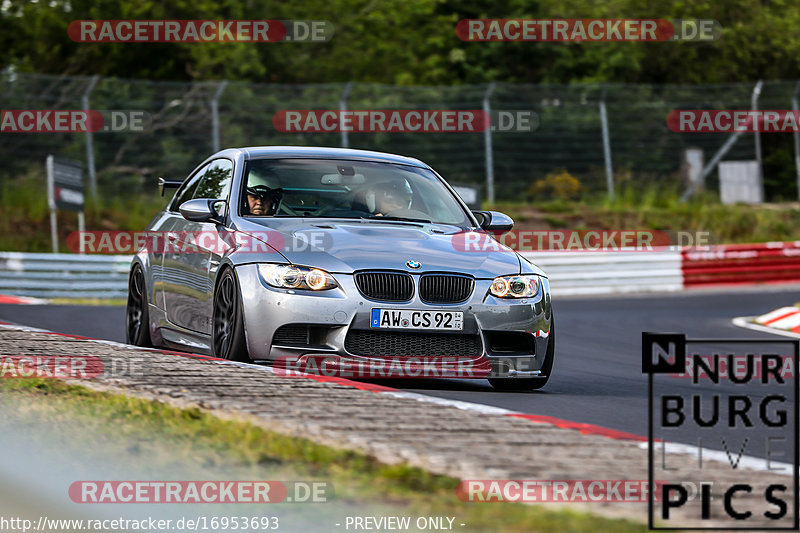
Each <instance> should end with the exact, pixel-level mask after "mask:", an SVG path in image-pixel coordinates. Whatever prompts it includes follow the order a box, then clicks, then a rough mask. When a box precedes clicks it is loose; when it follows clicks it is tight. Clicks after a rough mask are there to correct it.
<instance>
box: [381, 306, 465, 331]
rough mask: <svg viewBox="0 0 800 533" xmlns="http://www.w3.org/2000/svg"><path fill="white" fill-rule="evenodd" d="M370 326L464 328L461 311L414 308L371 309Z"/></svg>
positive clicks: (457, 329)
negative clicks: (420, 309) (418, 309)
mask: <svg viewBox="0 0 800 533" xmlns="http://www.w3.org/2000/svg"><path fill="white" fill-rule="evenodd" d="M369 325H370V327H373V328H381V329H436V330H448V331H461V330H463V329H464V313H463V312H462V311H417V310H414V309H372V316H371V318H370V321H369Z"/></svg>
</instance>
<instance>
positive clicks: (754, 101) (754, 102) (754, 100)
mask: <svg viewBox="0 0 800 533" xmlns="http://www.w3.org/2000/svg"><path fill="white" fill-rule="evenodd" d="M763 86H764V82H763V81H762V80H758V83H756V86H755V87H754V88H753V95H752V96H751V97H750V108H751V110H752V111H758V97H759V96H761V87H763ZM754 126H755V128H754V129H755V132H754V133H753V135H755V147H756V165H757V167H758V187H759V188H760V189H761V201H762V202H763V201H764V200H765V199H766V197H765V196H764V169H763V168H762V164H763V161H762V156H761V133H759V131H758V128H759V124H758V122H757V121H756V122H755V124H754Z"/></svg>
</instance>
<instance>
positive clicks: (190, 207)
mask: <svg viewBox="0 0 800 533" xmlns="http://www.w3.org/2000/svg"><path fill="white" fill-rule="evenodd" d="M178 211H180V212H181V216H183V218H185V219H186V220H190V221H192V222H216V223H217V224H222V222H223V220H224V219H225V214H226V211H227V204H226V203H225V200H215V199H213V198H195V199H194V200H188V201H186V202H183V203H182V204H181V206H180V207H179V208H178Z"/></svg>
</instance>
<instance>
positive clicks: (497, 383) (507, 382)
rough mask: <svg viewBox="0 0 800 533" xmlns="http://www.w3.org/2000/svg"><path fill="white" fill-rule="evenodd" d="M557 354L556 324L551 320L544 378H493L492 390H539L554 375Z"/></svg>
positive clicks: (491, 381)
mask: <svg viewBox="0 0 800 533" xmlns="http://www.w3.org/2000/svg"><path fill="white" fill-rule="evenodd" d="M555 353H556V323H555V320H554V319H553V318H552V317H551V318H550V335H549V337H548V340H547V352H546V353H545V358H544V364H543V365H542V368H541V371H542V374H544V377H541V378H493V379H490V380H489V383H490V384H491V385H492V388H493V389H495V390H498V391H504V392H523V391H530V390H539V389H541V388H542V387H544V386H545V385H547V382H548V381H549V380H550V376H551V374H552V373H553V357H554V356H555Z"/></svg>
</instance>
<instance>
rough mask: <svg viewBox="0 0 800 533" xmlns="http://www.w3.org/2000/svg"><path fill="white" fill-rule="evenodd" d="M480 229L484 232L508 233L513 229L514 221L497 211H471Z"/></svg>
mask: <svg viewBox="0 0 800 533" xmlns="http://www.w3.org/2000/svg"><path fill="white" fill-rule="evenodd" d="M472 214H474V215H475V217H476V218H477V219H478V223H479V224H480V225H481V228H483V229H485V230H486V231H510V230H511V228H513V227H514V220H513V219H512V218H511V217H510V216H508V215H505V214H503V213H499V212H497V211H473V212H472Z"/></svg>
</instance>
